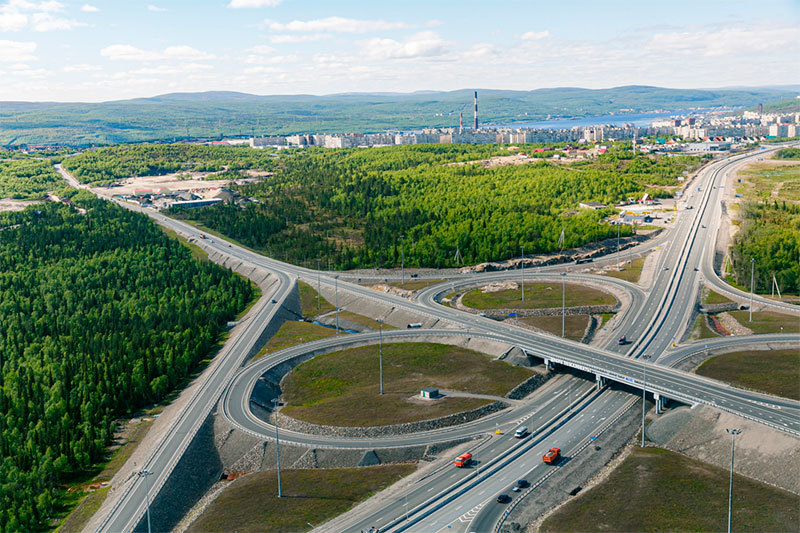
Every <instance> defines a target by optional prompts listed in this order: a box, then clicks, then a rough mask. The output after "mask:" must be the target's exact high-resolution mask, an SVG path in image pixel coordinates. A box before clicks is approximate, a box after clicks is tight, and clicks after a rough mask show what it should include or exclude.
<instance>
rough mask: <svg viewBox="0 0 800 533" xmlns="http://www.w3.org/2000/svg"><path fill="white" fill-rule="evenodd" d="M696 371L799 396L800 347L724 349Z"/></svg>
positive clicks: (755, 388) (733, 382) (776, 393)
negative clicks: (727, 351) (757, 349)
mask: <svg viewBox="0 0 800 533" xmlns="http://www.w3.org/2000/svg"><path fill="white" fill-rule="evenodd" d="M697 373H698V374H700V375H701V376H708V377H710V378H714V379H718V380H720V381H725V382H728V383H731V384H733V385H738V386H740V387H746V388H748V389H754V390H758V391H762V392H766V393H769V394H775V395H778V396H783V397H784V398H791V399H792V400H800V351H798V350H796V349H789V350H759V351H741V352H731V353H725V354H721V355H718V356H716V357H712V358H711V359H709V360H707V361H706V362H704V363H703V364H702V365H700V367H699V368H698V369H697Z"/></svg>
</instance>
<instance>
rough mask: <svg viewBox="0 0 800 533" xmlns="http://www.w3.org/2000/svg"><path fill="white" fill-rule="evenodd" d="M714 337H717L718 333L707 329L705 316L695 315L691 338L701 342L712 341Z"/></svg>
mask: <svg viewBox="0 0 800 533" xmlns="http://www.w3.org/2000/svg"><path fill="white" fill-rule="evenodd" d="M715 337H719V333H717V332H715V331H712V329H711V328H710V327H708V321H707V318H706V315H703V314H699V315H697V318H695V319H694V325H693V326H692V338H693V339H700V340H702V339H713V338H715Z"/></svg>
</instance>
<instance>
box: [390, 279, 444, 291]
mask: <svg viewBox="0 0 800 533" xmlns="http://www.w3.org/2000/svg"><path fill="white" fill-rule="evenodd" d="M443 281H444V280H443V279H410V280H406V282H405V283H400V282H399V281H392V282H391V283H389V284H388V285H389V286H391V287H401V288H403V289H406V290H409V291H418V290H420V289H424V288H425V287H430V286H431V285H436V284H437V283H441V282H443Z"/></svg>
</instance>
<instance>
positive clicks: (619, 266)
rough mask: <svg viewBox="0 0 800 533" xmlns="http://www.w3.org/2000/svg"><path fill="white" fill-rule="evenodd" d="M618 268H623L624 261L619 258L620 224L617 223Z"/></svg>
mask: <svg viewBox="0 0 800 533" xmlns="http://www.w3.org/2000/svg"><path fill="white" fill-rule="evenodd" d="M617 270H622V263H621V262H620V258H619V224H617Z"/></svg>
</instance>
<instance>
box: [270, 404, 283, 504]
mask: <svg viewBox="0 0 800 533" xmlns="http://www.w3.org/2000/svg"><path fill="white" fill-rule="evenodd" d="M272 403H273V404H275V458H276V459H277V463H278V498H280V497H281V443H280V441H279V440H278V404H279V403H280V400H278V398H273V399H272Z"/></svg>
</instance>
